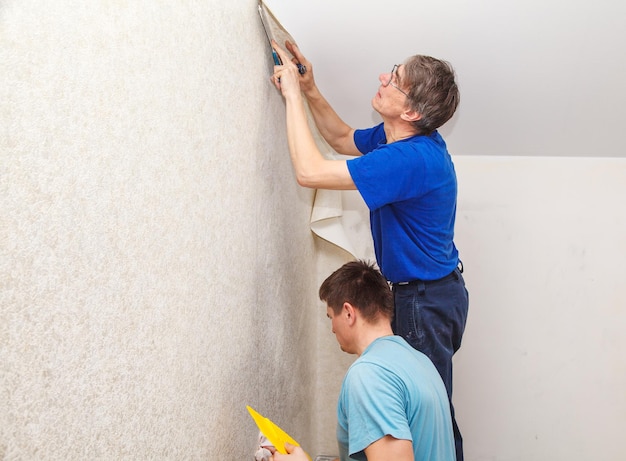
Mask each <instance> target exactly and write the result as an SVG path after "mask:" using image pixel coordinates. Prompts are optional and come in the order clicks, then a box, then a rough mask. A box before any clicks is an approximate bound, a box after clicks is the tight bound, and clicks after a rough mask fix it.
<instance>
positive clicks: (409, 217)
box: [272, 42, 468, 461]
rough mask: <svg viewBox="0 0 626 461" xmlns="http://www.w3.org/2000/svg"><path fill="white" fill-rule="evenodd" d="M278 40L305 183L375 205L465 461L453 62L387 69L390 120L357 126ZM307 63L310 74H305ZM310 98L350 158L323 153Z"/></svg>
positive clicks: (399, 294)
mask: <svg viewBox="0 0 626 461" xmlns="http://www.w3.org/2000/svg"><path fill="white" fill-rule="evenodd" d="M273 47H274V48H275V50H276V52H277V53H278V55H279V56H280V58H281V60H282V62H283V65H279V66H275V67H274V75H273V76H272V80H273V82H274V84H275V85H276V87H277V88H278V89H279V90H280V91H281V93H282V95H283V97H284V99H285V104H286V121H287V137H288V144H289V151H290V155H291V160H292V163H293V166H294V170H295V174H296V178H297V181H298V184H300V185H301V186H303V187H311V188H317V189H337V190H354V189H357V190H358V191H359V193H360V194H361V196H362V197H363V200H364V201H365V203H366V204H367V206H368V208H369V210H370V225H371V231H372V237H373V241H374V251H375V254H376V260H377V263H378V266H379V267H380V270H381V272H382V273H383V275H384V276H385V277H386V279H387V280H388V281H389V282H390V283H391V285H392V289H393V295H394V305H395V317H394V320H393V323H392V326H393V331H394V333H395V334H398V335H401V336H402V337H404V338H405V339H406V341H407V342H408V343H409V344H410V345H411V346H413V347H414V348H415V349H417V350H419V351H421V352H423V353H424V354H426V355H427V356H428V357H429V358H430V359H431V360H432V362H433V364H434V365H435V367H436V368H437V371H438V372H439V374H440V375H441V377H442V379H443V382H444V384H445V387H446V390H447V393H448V398H449V400H450V409H451V414H452V423H453V428H454V435H455V444H456V453H457V455H456V456H457V461H462V460H463V449H462V438H461V434H460V432H459V430H458V427H457V424H456V420H455V418H454V407H453V406H452V356H453V355H454V353H455V352H456V351H457V350H458V349H459V347H460V345H461V338H462V335H463V331H464V328H465V322H466V319H467V313H468V293H467V290H466V288H465V282H464V280H463V276H462V275H461V272H462V269H460V268H462V264H461V263H460V260H459V255H458V251H457V249H456V247H455V245H454V241H453V237H454V223H455V218H456V196H457V182H456V174H455V171H454V165H453V163H452V159H451V157H450V155H449V154H448V151H447V148H446V144H445V142H444V140H443V139H442V137H441V136H440V134H439V133H438V132H437V129H438V128H439V127H440V126H442V125H443V124H444V123H446V122H447V121H448V120H449V119H450V118H451V117H452V115H453V114H454V112H455V111H456V108H457V106H458V103H459V91H458V87H457V84H456V82H455V76H454V71H453V69H452V67H451V66H450V65H449V64H448V63H447V62H445V61H441V60H439V59H435V58H432V57H429V56H421V55H416V56H412V57H410V58H408V59H407V60H406V61H405V62H404V63H403V64H397V65H394V66H393V68H392V70H391V72H389V73H384V74H381V75H380V76H379V82H380V86H379V88H378V92H377V93H376V95H375V96H374V98H373V99H372V107H373V108H374V110H376V112H378V114H380V116H381V118H382V123H381V124H379V125H377V126H375V127H373V128H368V129H363V130H355V129H353V128H351V127H350V126H348V125H347V124H346V123H345V122H344V121H343V120H342V119H341V118H340V117H339V116H338V115H337V113H336V112H335V111H334V109H333V108H332V107H331V106H330V104H329V103H328V102H327V101H326V99H325V98H324V97H323V96H322V94H321V92H320V91H319V89H318V87H317V85H316V83H315V80H314V78H313V66H312V65H311V63H310V62H309V61H308V60H306V59H305V57H304V56H303V55H302V54H301V53H300V50H299V49H298V47H297V46H296V45H295V44H292V43H289V42H287V43H286V48H287V50H288V51H289V52H290V53H291V56H290V55H289V53H288V52H287V51H286V50H284V49H282V48H281V47H280V46H278V44H277V43H276V42H273ZM297 64H301V65H304V66H305V67H306V69H307V72H305V73H303V74H301V73H299V72H298V67H297ZM302 95H304V97H306V100H307V102H308V105H309V108H310V110H311V114H312V115H313V118H314V120H315V123H316V125H317V128H318V129H319V132H320V134H321V135H322V136H323V137H324V139H325V140H326V141H327V142H328V144H329V145H330V146H331V147H332V148H333V149H334V150H335V151H336V152H338V153H340V154H344V155H351V156H355V158H354V159H350V160H328V159H325V158H324V156H323V155H322V154H321V153H320V151H319V149H318V148H317V146H316V144H315V140H314V137H313V134H312V133H311V130H310V129H309V125H308V122H307V114H306V109H305V104H304V100H303V97H302Z"/></svg>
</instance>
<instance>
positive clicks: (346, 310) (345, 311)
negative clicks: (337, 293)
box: [341, 302, 356, 324]
mask: <svg viewBox="0 0 626 461" xmlns="http://www.w3.org/2000/svg"><path fill="white" fill-rule="evenodd" d="M341 315H342V316H343V317H344V318H345V319H346V320H347V321H348V323H350V324H352V323H354V321H355V320H356V309H355V308H354V306H353V305H352V304H350V303H349V302H345V303H343V308H342V311H341Z"/></svg>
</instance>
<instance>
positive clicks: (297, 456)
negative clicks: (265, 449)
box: [270, 443, 311, 461]
mask: <svg viewBox="0 0 626 461" xmlns="http://www.w3.org/2000/svg"><path fill="white" fill-rule="evenodd" d="M285 450H287V453H288V454H287V455H282V454H280V453H278V452H275V453H274V455H273V456H272V458H271V460H270V461H311V458H309V455H307V454H306V452H305V451H304V450H303V449H302V448H301V447H296V446H294V445H291V444H290V443H285Z"/></svg>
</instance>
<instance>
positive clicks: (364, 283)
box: [319, 260, 394, 322]
mask: <svg viewBox="0 0 626 461" xmlns="http://www.w3.org/2000/svg"><path fill="white" fill-rule="evenodd" d="M319 297H320V299H321V300H322V301H324V302H326V304H328V306H329V307H330V308H332V309H333V311H334V312H335V313H336V314H339V313H340V312H341V309H342V308H343V303H345V302H348V303H350V304H352V306H354V307H355V308H357V309H358V310H359V312H361V314H362V315H363V318H364V319H365V320H366V321H369V322H372V321H374V320H376V319H378V317H379V316H383V317H387V318H388V319H389V321H391V320H392V319H393V314H394V307H393V293H392V292H391V288H390V287H389V284H388V283H387V280H386V279H385V277H383V275H382V274H381V273H380V271H379V270H378V269H376V267H375V266H374V265H373V264H370V263H368V262H366V261H362V260H358V261H351V262H349V263H346V264H344V265H343V266H341V267H340V268H339V269H337V270H336V271H335V272H333V273H332V274H331V275H330V276H329V277H328V278H327V279H326V280H324V282H323V283H322V285H321V286H320V289H319Z"/></svg>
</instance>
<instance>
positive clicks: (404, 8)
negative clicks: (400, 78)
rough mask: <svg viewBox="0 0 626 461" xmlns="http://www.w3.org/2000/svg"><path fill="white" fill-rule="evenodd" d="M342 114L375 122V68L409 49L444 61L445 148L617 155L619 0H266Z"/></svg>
mask: <svg viewBox="0 0 626 461" xmlns="http://www.w3.org/2000/svg"><path fill="white" fill-rule="evenodd" d="M265 3H266V5H267V6H268V7H269V8H270V9H271V10H272V12H273V13H274V15H275V16H276V17H277V18H278V20H279V21H280V22H281V23H282V24H283V26H285V28H286V29H287V30H288V31H289V32H290V34H291V35H292V36H293V37H294V38H295V39H296V40H297V42H298V44H299V46H300V48H301V50H302V51H303V53H305V55H306V56H307V58H308V59H310V60H311V61H312V63H313V65H314V68H315V76H316V81H317V83H318V86H319V87H320V88H321V89H322V92H323V93H324V94H325V96H326V97H327V99H328V100H329V101H330V102H331V104H332V105H333V106H334V108H335V109H336V110H337V112H338V113H339V114H340V115H341V116H342V117H343V118H344V120H345V121H346V122H348V123H349V124H351V125H353V126H354V127H356V128H358V127H365V126H369V125H372V124H373V123H375V122H377V121H378V118H377V115H376V114H375V113H374V112H373V111H372V109H371V106H370V101H371V98H372V97H373V96H374V94H375V93H376V89H377V87H378V84H379V83H378V75H379V74H380V73H382V72H388V71H389V70H390V69H391V67H392V66H393V64H395V63H400V62H402V61H404V59H405V58H406V57H408V56H410V55H413V54H428V55H432V56H435V57H438V58H441V59H445V60H447V61H450V62H451V63H452V65H453V66H454V67H455V69H456V72H457V75H458V81H459V86H460V88H461V106H460V108H459V110H458V112H457V114H456V115H455V117H454V118H453V119H452V120H451V121H450V122H448V124H446V125H445V126H444V127H443V128H442V129H441V132H442V133H443V134H444V136H445V138H446V139H447V141H448V145H449V147H450V151H451V153H452V154H456V155H464V154H468V155H543V156H592V157H597V156H619V157H621V156H626V140H625V137H624V135H623V134H622V133H623V131H624V126H626V116H624V111H623V109H624V107H625V106H626V91H624V84H625V82H626V52H625V51H624V48H625V45H626V2H624V1H622V0H597V1H595V2H591V1H585V2H583V1H581V0H525V1H521V0H516V1H510V2H504V1H501V0H477V1H473V2H469V1H463V0H439V1H431V2H426V1H423V0H385V1H383V2H378V1H373V0H309V1H304V0H267V1H266V2H265Z"/></svg>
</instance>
